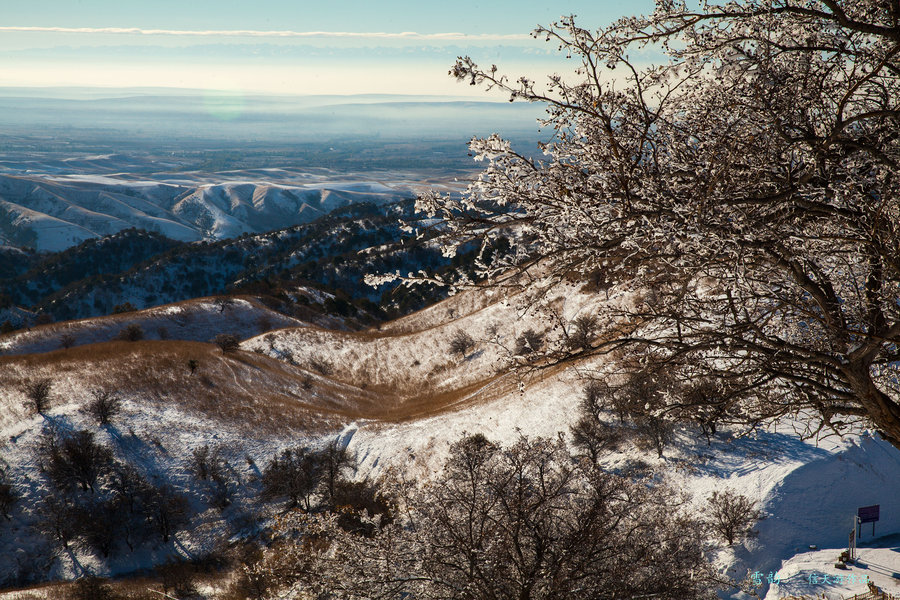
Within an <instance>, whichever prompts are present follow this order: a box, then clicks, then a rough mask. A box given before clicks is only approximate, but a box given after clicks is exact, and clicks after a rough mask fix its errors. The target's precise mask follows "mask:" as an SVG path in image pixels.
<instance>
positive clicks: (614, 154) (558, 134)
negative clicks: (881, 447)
mask: <svg viewBox="0 0 900 600" xmlns="http://www.w3.org/2000/svg"><path fill="white" fill-rule="evenodd" d="M535 36H536V37H539V38H543V39H545V40H546V41H548V42H552V43H555V44H557V45H558V46H559V48H560V49H561V51H562V52H563V53H565V54H567V55H568V56H570V57H571V58H573V59H575V60H577V61H579V68H578V71H577V74H578V76H577V78H576V80H575V81H570V80H568V79H567V78H566V77H563V76H560V75H551V76H550V77H549V78H548V81H547V82H546V84H541V85H539V84H538V83H537V82H534V81H531V80H528V79H526V78H520V79H518V80H512V79H509V78H507V77H505V76H502V75H500V74H499V71H498V69H497V67H495V66H492V67H490V68H482V67H479V66H478V65H477V64H476V63H475V62H474V61H473V60H472V59H470V58H468V57H464V58H460V59H459V60H458V61H457V63H456V65H455V66H454V67H453V69H452V70H451V75H453V76H455V77H456V78H458V79H460V80H462V81H467V82H469V83H471V84H473V85H484V86H486V87H487V88H493V89H500V90H503V91H505V92H507V93H508V94H509V96H510V100H525V101H534V102H544V103H546V104H547V106H548V116H547V119H546V122H545V123H544V125H545V126H548V127H551V128H552V131H553V132H554V135H553V138H552V140H551V141H549V142H548V143H546V144H543V145H542V149H543V150H544V153H545V154H544V157H543V158H542V159H540V160H538V159H534V158H531V157H529V156H527V155H526V154H523V153H520V152H518V151H516V150H515V149H513V148H512V147H511V145H510V144H509V143H508V142H506V141H504V140H503V139H502V138H501V137H499V136H497V135H494V136H491V137H488V138H485V139H474V140H473V141H472V142H471V148H472V152H473V154H474V155H475V156H476V158H479V159H483V160H486V161H487V162H488V166H487V168H486V169H485V170H484V171H483V173H482V174H481V176H480V177H479V178H478V179H477V180H476V181H474V182H473V183H472V184H471V185H470V187H469V188H468V191H467V193H466V194H464V195H463V196H462V197H461V198H460V197H455V196H449V195H442V194H438V193H432V194H428V195H425V196H423V197H421V198H420V199H419V206H420V208H423V209H424V210H426V211H427V212H429V213H431V214H432V215H439V216H442V217H443V218H444V226H445V227H446V230H445V235H444V237H443V239H444V242H445V244H446V251H447V252H453V251H454V250H455V249H456V248H458V247H459V246H460V245H461V244H464V243H470V242H471V240H472V239H473V238H480V239H481V240H483V242H484V243H485V244H487V243H489V241H490V240H491V239H493V238H496V237H497V236H499V235H511V234H510V232H511V231H512V232H515V233H514V234H513V235H514V236H515V239H516V240H518V242H519V246H518V251H517V252H516V253H514V254H513V255H512V258H511V259H509V260H508V261H507V262H506V263H504V264H501V263H500V262H499V261H495V262H494V263H493V264H492V265H491V266H490V267H488V266H484V265H483V269H484V271H485V272H484V273H483V274H486V275H496V274H497V273H498V272H499V271H498V269H500V268H501V267H503V268H514V269H517V270H519V271H530V270H534V269H535V268H536V267H539V268H540V269H541V272H542V273H543V274H547V273H550V274H552V275H554V276H556V277H559V278H562V277H563V276H567V275H571V274H573V273H574V274H576V275H580V276H584V277H587V276H589V275H590V276H593V277H597V276H598V274H599V277H601V278H605V279H606V280H608V281H617V282H623V281H629V280H631V281H633V282H634V285H635V286H636V287H640V288H642V289H645V290H652V293H648V294H646V298H645V299H644V300H643V301H642V302H639V303H636V304H635V305H634V306H631V307H622V306H615V307H613V306H610V307H608V309H607V310H609V311H610V312H611V313H615V314H611V315H610V316H611V317H615V318H619V319H627V320H629V321H630V322H631V323H633V324H635V325H636V327H635V328H633V329H631V330H630V331H631V332H632V333H630V334H628V335H622V336H620V337H618V338H617V339H613V340H607V341H604V342H603V343H598V342H596V341H594V342H592V344H591V345H590V347H589V348H585V349H582V350H581V351H579V354H585V353H598V352H605V351H610V350H612V349H627V350H628V351H630V352H633V353H634V356H635V357H637V359H638V360H636V361H634V364H636V365H638V367H637V368H639V369H642V370H644V371H650V370H657V371H664V372H665V373H666V378H667V379H670V380H672V381H674V382H675V383H676V384H677V383H679V382H680V383H681V384H683V385H688V384H689V383H690V384H691V386H693V387H692V388H691V389H694V388H698V385H697V383H698V382H701V383H702V384H703V386H705V387H703V386H700V387H702V389H703V390H705V392H704V393H691V394H687V395H685V394H681V395H679V394H661V395H660V396H659V397H660V400H659V406H657V407H656V408H655V410H657V411H658V412H660V413H665V412H668V411H673V410H686V409H690V410H696V411H698V412H703V413H704V414H709V413H710V412H711V411H712V412H714V413H715V414H717V415H718V416H719V417H720V418H721V419H722V420H723V421H729V420H731V421H733V422H740V423H750V424H758V423H760V422H764V421H766V420H769V419H775V418H779V417H782V416H785V415H794V416H801V417H803V419H805V420H806V422H808V423H809V425H810V429H809V430H808V431H806V432H805V433H806V434H813V433H815V432H817V431H819V430H821V429H822V428H823V427H824V428H826V429H832V430H835V431H843V430H845V429H846V428H847V427H848V426H849V425H850V424H851V423H854V422H863V423H867V424H870V425H874V427H875V428H877V429H878V430H879V431H880V432H881V433H882V435H884V437H885V438H886V439H888V440H890V441H891V442H892V443H893V444H894V445H895V446H898V447H900V404H898V398H900V383H898V379H897V375H898V365H900V362H898V361H900V353H898V345H897V342H898V340H900V305H898V302H900V294H898V291H900V290H898V282H900V236H898V227H900V187H898V173H900V171H898V162H900V139H898V138H900V124H898V116H900V3H898V2H896V1H890V2H888V1H882V2H876V1H874V0H740V1H736V2H730V3H728V4H725V5H713V4H710V3H706V2H703V3H702V4H700V5H699V7H696V8H695V7H694V5H693V4H691V5H688V4H685V3H682V2H674V1H670V0H658V2H657V6H656V10H655V11H654V12H653V13H652V14H650V15H647V16H641V17H628V18H624V19H621V20H619V21H617V22H615V23H613V24H612V25H611V26H609V27H607V28H603V29H599V30H596V31H591V30H587V29H584V28H582V27H580V26H579V25H578V24H577V23H576V21H575V19H574V18H565V19H562V20H561V21H559V22H558V23H555V24H553V25H551V26H548V27H542V28H539V29H537V30H536V31H535ZM641 51H643V54H641ZM654 52H658V53H660V54H661V55H662V56H663V57H664V58H663V60H659V61H654V62H655V63H656V64H652V65H650V66H646V65H642V64H641V63H640V62H638V61H637V60H636V59H635V58H634V57H636V56H642V55H643V56H646V55H647V54H650V55H651V56H652V54H653V53H654ZM698 389H699V388H698ZM694 391H696V390H694ZM686 398H687V399H686Z"/></svg>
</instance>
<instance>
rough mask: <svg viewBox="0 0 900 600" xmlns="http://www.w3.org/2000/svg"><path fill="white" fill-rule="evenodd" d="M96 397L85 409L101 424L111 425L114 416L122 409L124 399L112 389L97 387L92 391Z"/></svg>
mask: <svg viewBox="0 0 900 600" xmlns="http://www.w3.org/2000/svg"><path fill="white" fill-rule="evenodd" d="M91 395H92V396H93V397H94V399H93V400H91V401H90V402H89V403H88V405H87V406H86V407H85V409H84V411H85V413H87V414H88V415H90V416H91V417H92V418H93V419H94V420H96V421H97V423H98V424H99V425H109V424H111V423H112V420H113V418H114V417H115V416H116V415H118V414H119V412H120V411H121V410H122V400H121V399H120V398H119V397H118V396H116V395H115V394H114V392H111V391H110V390H104V389H96V390H93V391H91Z"/></svg>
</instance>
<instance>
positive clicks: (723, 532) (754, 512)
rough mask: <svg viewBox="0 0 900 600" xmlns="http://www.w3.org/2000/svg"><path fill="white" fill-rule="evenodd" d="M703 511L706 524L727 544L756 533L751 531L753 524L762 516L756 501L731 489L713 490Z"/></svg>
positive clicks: (756, 533)
mask: <svg viewBox="0 0 900 600" xmlns="http://www.w3.org/2000/svg"><path fill="white" fill-rule="evenodd" d="M704 512H705V513H706V516H707V523H708V525H709V526H710V527H711V528H712V530H713V531H714V532H715V533H716V534H718V535H719V536H720V537H721V538H722V539H723V540H725V542H726V543H727V544H728V545H729V546H731V545H732V544H734V543H735V542H738V541H740V540H742V539H744V538H746V537H753V536H756V535H758V533H759V532H757V531H753V525H754V524H755V523H756V522H757V521H759V520H761V519H763V518H764V517H763V514H762V513H761V512H760V511H759V510H758V509H757V507H756V502H754V501H753V500H751V499H750V498H748V497H746V496H743V495H741V494H736V493H735V492H732V491H731V490H725V491H724V492H713V493H712V496H710V497H709V499H708V500H707V505H706V509H705V511H704Z"/></svg>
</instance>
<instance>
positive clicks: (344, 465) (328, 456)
mask: <svg viewBox="0 0 900 600" xmlns="http://www.w3.org/2000/svg"><path fill="white" fill-rule="evenodd" d="M316 454H317V455H318V458H319V462H320V464H321V465H322V483H323V484H324V488H325V495H326V497H327V499H328V501H329V502H332V503H333V502H334V495H335V486H336V485H337V483H338V482H339V481H340V480H341V477H342V475H343V473H344V471H346V470H347V469H350V468H351V467H352V466H353V464H354V460H353V457H352V455H351V454H350V453H349V452H347V448H346V447H345V446H344V445H343V444H341V443H340V441H339V440H336V439H335V440H331V441H330V442H328V443H327V444H326V445H325V447H324V448H322V449H321V450H319V451H318V452H317V453H316Z"/></svg>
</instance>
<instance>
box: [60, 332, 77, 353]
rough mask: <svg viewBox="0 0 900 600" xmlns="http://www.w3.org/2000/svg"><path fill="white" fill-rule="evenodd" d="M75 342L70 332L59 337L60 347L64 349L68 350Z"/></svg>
mask: <svg viewBox="0 0 900 600" xmlns="http://www.w3.org/2000/svg"><path fill="white" fill-rule="evenodd" d="M75 342H76V340H75V336H74V335H72V334H71V333H64V334H62V336H60V338H59V345H60V347H61V348H64V349H66V350H68V349H69V348H71V347H72V346H74V345H75Z"/></svg>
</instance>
